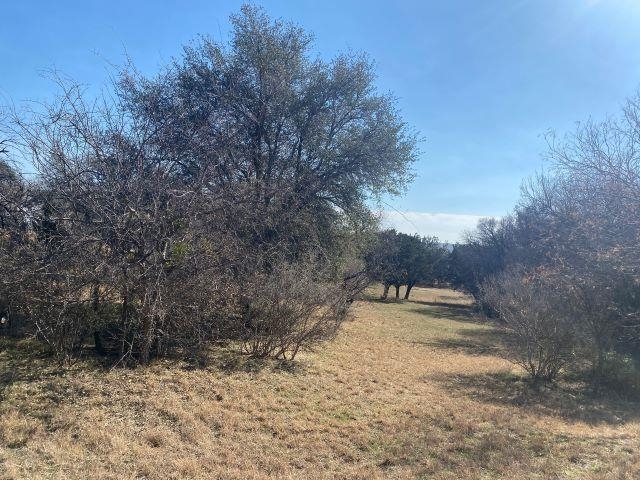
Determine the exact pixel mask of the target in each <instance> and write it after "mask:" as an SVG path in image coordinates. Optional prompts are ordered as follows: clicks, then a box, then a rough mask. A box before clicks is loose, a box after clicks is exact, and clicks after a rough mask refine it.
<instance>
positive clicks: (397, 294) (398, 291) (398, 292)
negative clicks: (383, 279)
mask: <svg viewBox="0 0 640 480" xmlns="http://www.w3.org/2000/svg"><path fill="white" fill-rule="evenodd" d="M394 287H396V300H398V299H400V285H394Z"/></svg>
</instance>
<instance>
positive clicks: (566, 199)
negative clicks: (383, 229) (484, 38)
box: [452, 97, 640, 382]
mask: <svg viewBox="0 0 640 480" xmlns="http://www.w3.org/2000/svg"><path fill="white" fill-rule="evenodd" d="M639 102H640V97H637V98H635V99H631V100H629V101H628V102H627V104H626V106H625V108H624V111H623V114H622V115H621V117H620V118H618V119H612V120H608V121H605V122H601V123H595V122H588V123H586V124H583V125H581V126H579V127H578V128H577V130H576V131H575V132H574V133H573V134H570V135H568V136H566V137H565V138H562V139H558V138H555V137H551V138H550V139H549V140H550V141H549V145H550V148H549V154H548V157H549V164H550V167H551V168H550V171H549V172H548V173H546V174H544V175H539V176H538V177H536V178H534V179H532V180H531V181H529V182H528V184H526V185H525V187H524V189H523V195H522V199H521V202H520V204H519V205H518V207H517V208H516V210H515V212H514V214H513V215H511V216H509V217H507V218H503V219H501V220H500V221H495V220H485V221H482V222H481V223H480V224H479V226H478V228H477V229H476V231H474V232H472V233H471V234H470V236H469V239H468V241H467V242H466V243H465V244H463V245H459V246H457V247H456V249H455V250H454V252H453V254H452V270H453V272H454V279H455V281H456V283H457V285H458V286H461V287H463V288H466V289H467V290H468V291H469V292H471V293H473V294H474V295H476V296H477V298H478V299H479V300H480V301H481V302H482V303H484V304H485V305H486V306H487V309H488V310H491V311H492V313H497V314H498V315H499V316H500V317H501V318H502V319H503V320H504V321H505V322H506V324H507V326H508V327H510V328H511V329H512V330H514V331H515V333H516V334H517V338H518V339H519V344H520V346H519V350H520V354H521V355H520V357H519V358H520V360H523V359H524V360H526V359H527V358H528V356H529V351H530V350H531V349H536V350H537V351H538V352H539V353H540V355H539V359H538V360H536V366H535V367H531V368H529V370H530V371H531V373H532V375H534V376H536V375H537V373H536V372H537V371H538V370H539V369H543V370H544V369H545V367H544V366H543V364H544V363H546V362H548V361H551V362H553V363H554V366H553V367H552V368H551V369H550V370H547V373H545V374H543V375H542V376H545V377H549V378H551V377H553V376H555V374H557V373H558V371H559V370H560V368H561V367H563V366H566V365H571V366H574V367H575V366H578V367H580V366H584V365H588V366H590V367H591V370H592V371H593V375H594V378H595V379H597V380H598V381H599V382H606V381H612V380H615V378H616V377H617V376H621V375H624V374H625V371H626V372H629V371H631V370H634V369H635V370H638V367H639V366H640V314H639V312H640V308H639V307H640V261H639V259H640V212H639V210H638V206H639V205H640V202H639V201H640V156H639V155H638V152H639V151H640V103H639ZM490 313H491V312H490ZM550 329H551V330H550ZM553 329H556V330H553ZM548 357H552V359H551V360H549V358H548Z"/></svg>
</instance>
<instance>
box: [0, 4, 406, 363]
mask: <svg viewBox="0 0 640 480" xmlns="http://www.w3.org/2000/svg"><path fill="white" fill-rule="evenodd" d="M232 23H233V26H234V30H233V35H232V39H231V42H230V43H229V44H228V45H222V44H219V43H216V42H214V41H212V40H210V39H206V38H205V39H203V40H202V41H201V42H200V43H198V44H197V45H194V46H190V47H187V48H186V49H185V52H184V56H183V57H182V58H180V59H177V60H175V61H174V62H173V63H172V64H171V65H170V66H169V67H168V68H166V69H165V70H164V71H163V72H162V73H161V74H160V75H158V76H157V77H155V78H145V77H143V76H141V75H139V74H138V73H137V72H136V71H135V70H134V69H133V68H130V67H127V68H126V69H124V70H122V71H121V72H119V75H118V76H117V81H116V82H115V84H114V86H113V89H112V91H110V92H109V94H108V95H105V96H104V97H102V98H100V99H98V100H90V99H88V98H87V95H86V94H85V93H84V92H83V90H82V88H81V87H80V86H78V85H76V84H73V83H72V82H69V81H67V80H64V79H59V84H60V87H61V94H60V97H59V98H58V99H57V100H56V101H55V102H53V103H51V104H48V105H45V106H43V107H41V108H40V107H38V108H36V109H35V110H31V111H21V112H13V114H12V115H11V118H10V119H9V121H7V122H5V123H6V128H5V129H4V130H3V132H4V133H5V136H6V137H7V138H8V139H9V140H10V142H8V143H6V145H10V146H11V147H13V149H8V151H7V152H5V154H13V155H15V157H14V158H20V159H21V161H22V162H30V163H31V165H30V166H29V168H32V169H33V170H35V172H36V175H35V176H34V177H33V178H31V177H30V179H29V181H25V180H23V179H22V178H21V177H20V175H18V174H17V173H16V172H17V170H16V169H14V168H12V166H11V165H10V164H9V163H8V162H5V163H2V164H1V165H0V183H1V185H0V265H2V275H1V278H0V308H2V312H1V313H3V315H4V316H6V317H8V318H9V319H10V320H9V321H10V322H11V323H13V324H19V326H20V328H19V329H18V330H21V331H22V332H26V333H30V334H33V335H37V336H38V337H39V338H41V339H43V340H44V341H46V342H48V343H49V344H50V345H51V346H52V347H53V349H54V350H55V352H56V353H58V354H59V355H60V356H61V357H62V358H67V357H69V356H72V355H74V354H76V353H77V352H78V351H80V349H81V348H82V347H83V345H85V344H86V343H87V341H88V339H93V343H94V344H95V346H96V349H97V350H99V351H101V352H104V353H113V354H115V355H116V358H117V359H119V361H123V362H142V363H145V362H148V361H149V359H151V358H153V357H155V356H158V355H165V354H167V353H168V352H183V353H185V354H187V355H193V356H197V355H200V354H201V353H202V351H203V349H205V348H206V347H207V346H208V345H210V344H211V341H213V340H220V339H225V340H232V341H235V342H237V343H238V344H240V345H243V348H244V349H245V350H246V351H248V352H250V353H252V354H254V355H273V356H280V357H287V358H292V357H294V356H295V354H296V353H297V352H298V350H299V349H300V348H301V347H302V348H303V347H306V346H310V345H313V344H314V343H315V342H317V341H320V340H324V339H327V338H330V337H331V336H332V335H333V334H334V333H335V332H336V329H337V328H338V326H339V325H340V322H341V321H342V320H343V319H344V317H345V315H346V312H347V307H348V305H349V302H350V301H351V300H352V299H353V297H354V295H355V294H356V293H357V292H358V291H359V290H361V289H362V288H363V286H364V285H365V284H366V279H365V276H364V272H365V268H364V263H363V259H362V251H363V248H364V247H365V246H366V245H367V244H368V242H369V241H370V239H371V238H372V235H373V231H374V225H375V222H374V217H373V215H372V214H371V213H370V211H369V210H368V208H367V203H366V202H367V199H368V198H370V197H371V195H378V194H382V193H386V194H395V193H398V192H399V191H400V190H401V189H402V188H403V187H404V185H405V183H406V181H407V180H408V178H409V174H408V166H409V165H410V163H411V162H412V161H413V160H414V158H415V138H414V136H413V134H411V133H409V132H407V128H406V126H405V125H404V124H403V122H402V121H401V120H400V118H399V115H398V113H397V111H396V109H395V106H394V102H393V99H392V98H391V97H389V96H385V95H379V94H378V93H376V91H375V89H374V87H373V79H374V76H373V70H372V65H371V63H370V62H369V61H368V60H367V59H366V58H364V57H363V56H360V55H341V56H339V57H337V58H336V59H334V60H332V61H330V62H324V61H321V60H316V59H312V58H310V56H309V51H310V48H311V43H310V37H309V36H308V35H307V34H306V33H305V32H303V31H301V30H300V29H299V28H298V27H296V26H294V25H290V24H286V23H283V22H281V21H272V20H270V19H269V18H268V17H267V16H266V15H265V14H264V13H263V12H262V11H261V10H259V9H256V8H252V7H245V8H244V9H243V11H242V13H241V14H240V15H237V16H234V17H233V18H232Z"/></svg>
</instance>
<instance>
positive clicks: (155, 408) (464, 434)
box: [0, 289, 640, 479]
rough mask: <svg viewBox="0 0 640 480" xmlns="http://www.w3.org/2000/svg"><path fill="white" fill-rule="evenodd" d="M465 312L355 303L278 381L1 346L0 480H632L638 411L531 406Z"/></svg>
mask: <svg viewBox="0 0 640 480" xmlns="http://www.w3.org/2000/svg"><path fill="white" fill-rule="evenodd" d="M373 293H379V292H377V291H376V292H372V295H373ZM468 304H469V302H468V300H467V299H466V298H464V297H463V296H461V295H459V294H456V293H454V292H451V291H447V290H435V289H415V290H414V294H413V298H412V300H411V301H406V302H401V303H395V302H389V303H382V302H378V301H375V300H373V296H372V299H371V300H370V301H361V302H358V303H357V304H356V305H355V308H354V315H353V317H354V318H353V320H352V321H349V322H347V323H346V324H345V326H344V328H343V329H342V331H341V332H340V334H339V335H338V337H337V338H336V340H335V341H333V342H331V343H328V344H326V345H324V346H322V347H321V348H320V349H319V350H318V351H317V352H315V353H309V354H305V355H301V356H300V359H299V360H297V361H296V362H294V363H293V364H281V363H278V362H257V361H252V360H250V359H248V358H246V357H243V356H238V355H235V354H233V353H231V352H222V353H220V354H218V356H217V358H215V359H214V360H213V361H212V362H211V364H210V365H208V366H206V367H201V368H191V367H190V366H189V365H186V364H180V363H176V362H172V361H166V362H159V363H156V364H154V365H152V366H151V367H148V368H145V369H137V370H123V369H115V370H112V371H105V370H99V369H96V368H92V367H91V366H90V365H88V363H87V362H80V363H78V364H77V365H75V366H73V367H71V368H66V369H59V368H56V367H54V366H51V363H50V360H48V359H46V358H43V357H41V356H40V355H38V353H37V352H33V347H32V346H30V345H29V344H28V343H27V344H25V343H22V344H20V343H19V344H15V343H7V342H5V343H4V344H3V350H2V353H1V354H0V368H1V370H0V374H1V375H2V377H1V381H2V383H1V385H2V388H3V390H2V402H1V404H0V477H1V478H60V479H62V478H64V479H66V478H77V479H85V478H113V479H134V478H148V479H165V478H202V479H205V478H206V479H215V478H220V479H253V478H256V479H258V478H281V479H287V478H291V479H315V478H326V479H333V478H353V479H376V478H407V479H408V478H429V479H431V478H434V479H445V478H447V479H457V478H479V479H481V478H482V479H484V478H486V479H489V478H505V479H522V478H544V479H546V478H575V479H598V478H640V439H639V438H640V437H639V434H640V418H639V415H640V408H639V407H640V405H639V404H638V403H634V402H630V401H623V400H612V399H611V398H609V399H607V400H604V399H603V398H602V397H599V398H591V397H589V396H585V395H584V393H583V391H582V390H581V389H580V385H578V384H576V385H572V384H562V385H560V386H559V387H557V388H555V389H543V390H542V391H541V392H540V393H537V392H533V391H531V389H529V388H527V386H526V383H525V382H523V378H522V376H521V373H520V371H519V370H518V369H517V367H514V366H513V365H512V364H511V363H509V362H508V361H507V360H505V359H504V358H503V356H504V355H503V351H502V347H501V340H502V338H501V335H499V332H497V331H496V330H495V329H493V328H492V327H490V326H487V325H484V324H482V323H480V322H479V321H478V320H477V319H476V318H474V317H473V315H472V312H471V309H470V308H468ZM27 352H31V353H27Z"/></svg>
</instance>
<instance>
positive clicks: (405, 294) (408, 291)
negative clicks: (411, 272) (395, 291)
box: [404, 283, 413, 300]
mask: <svg viewBox="0 0 640 480" xmlns="http://www.w3.org/2000/svg"><path fill="white" fill-rule="evenodd" d="M412 288H413V284H411V283H410V284H408V285H407V291H406V292H405V293H404V299H405V300H408V299H409V294H410V293H411V289H412Z"/></svg>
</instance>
